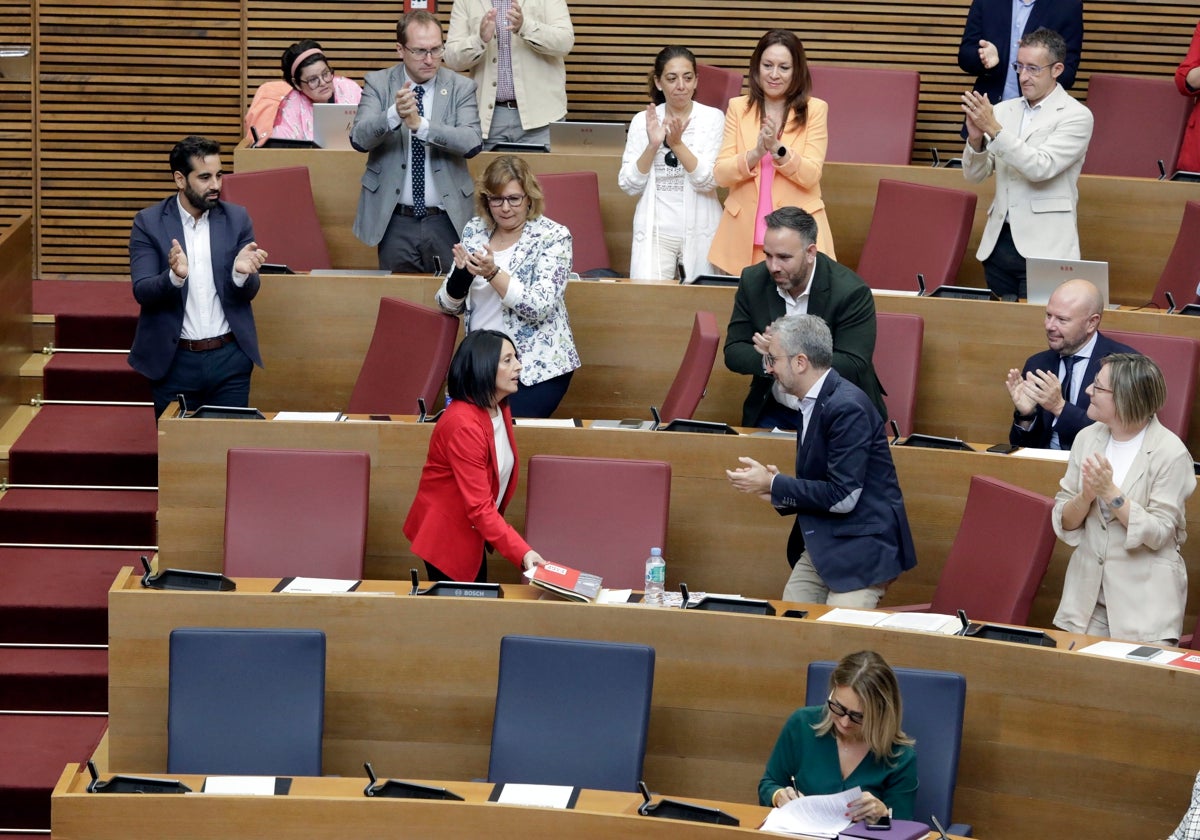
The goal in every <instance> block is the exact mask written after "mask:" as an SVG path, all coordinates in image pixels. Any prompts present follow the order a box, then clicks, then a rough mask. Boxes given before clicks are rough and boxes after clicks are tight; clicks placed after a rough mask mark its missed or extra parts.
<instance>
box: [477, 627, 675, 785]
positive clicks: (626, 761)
mask: <svg viewBox="0 0 1200 840" xmlns="http://www.w3.org/2000/svg"><path fill="white" fill-rule="evenodd" d="M653 689H654V648H652V647H648V646H646V645H627V644H617V643H614V642H595V641H588V640H585V639H549V638H541V637H537V636H505V637H504V638H503V639H501V640H500V676H499V680H498V684H497V687H496V716H495V720H494V721H493V723H492V751H491V758H490V760H489V762H488V781H489V782H504V783H509V782H516V783H527V784H553V785H576V786H579V787H587V788H598V789H601V790H622V791H636V790H637V783H638V781H639V780H640V779H641V778H642V759H643V758H644V756H645V754H646V730H647V728H648V727H649V723H650V697H651V694H652V692H653Z"/></svg>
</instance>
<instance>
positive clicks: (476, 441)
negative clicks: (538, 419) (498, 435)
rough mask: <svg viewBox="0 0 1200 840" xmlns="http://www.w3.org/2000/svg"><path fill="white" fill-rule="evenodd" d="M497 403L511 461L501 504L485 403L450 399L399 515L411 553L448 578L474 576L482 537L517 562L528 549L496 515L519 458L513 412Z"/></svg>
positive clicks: (509, 490)
mask: <svg viewBox="0 0 1200 840" xmlns="http://www.w3.org/2000/svg"><path fill="white" fill-rule="evenodd" d="M501 411H502V415H503V418H504V428H505V429H506V430H507V432H508V444H509V446H511V447H512V450H513V456H514V460H515V461H516V462H517V463H514V464H513V470H512V477H511V478H509V480H508V487H507V488H506V489H505V491H504V498H502V499H501V500H500V507H499V509H497V507H496V494H497V493H499V492H500V477H499V476H498V475H497V474H496V442H495V437H494V434H493V432H492V418H491V416H490V415H489V414H488V412H487V411H486V410H485V409H482V408H479V407H478V406H475V405H472V404H471V403H469V402H466V401H465V400H454V401H453V402H451V403H450V405H449V406H448V407H447V408H446V413H445V414H443V415H442V416H441V419H439V420H438V422H437V425H436V426H435V427H434V429H433V437H432V438H430V440H429V455H428V457H427V458H426V459H425V467H424V468H423V469H422V470H421V483H420V485H419V486H418V487H417V496H416V498H415V499H414V500H413V504H412V507H411V508H409V511H408V518H407V519H405V520H404V535H405V536H406V537H408V538H409V540H411V541H412V550H413V553H414V554H416V555H417V556H418V557H420V558H421V559H422V560H425V561H427V562H429V563H431V564H433V565H434V566H436V567H437V568H438V569H440V570H441V571H443V572H445V573H446V574H447V575H449V576H450V577H451V578H453V579H454V580H467V581H469V580H474V579H475V575H476V574H477V573H478V572H479V564H480V562H482V559H483V544H484V541H487V542H488V543H490V544H491V545H492V546H493V547H495V549H496V550H497V551H499V552H500V553H501V554H502V555H504V557H506V558H508V559H509V560H511V561H512V562H513V563H515V564H516V565H517V566H520V565H521V561H522V560H523V559H524V558H525V554H526V552H528V551H529V550H530V549H529V544H528V543H527V542H525V540H524V539H522V538H521V535H520V534H518V533H517V532H516V530H515V529H514V528H513V527H512V526H511V525H509V524H508V523H507V522H505V521H504V516H503V515H502V514H503V513H504V509H505V508H506V507H507V506H508V502H509V500H510V499H511V498H512V496H513V493H514V492H515V491H516V489H517V470H518V466H517V465H518V464H519V459H518V458H517V457H516V453H517V444H516V441H515V440H514V438H513V429H512V413H511V412H510V411H509V410H508V406H507V404H506V405H504V407H503V408H502V409H501Z"/></svg>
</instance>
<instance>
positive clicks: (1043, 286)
mask: <svg viewBox="0 0 1200 840" xmlns="http://www.w3.org/2000/svg"><path fill="white" fill-rule="evenodd" d="M1075 278H1079V279H1082V280H1090V281H1091V282H1092V283H1093V284H1095V286H1096V288H1097V289H1099V290H1100V296H1101V297H1102V298H1104V305H1105V306H1108V263H1106V262H1098V261H1094V260H1051V259H1045V258H1043V257H1027V258H1026V260H1025V284H1026V288H1027V290H1028V295H1029V297H1028V298H1027V300H1028V301H1029V302H1030V303H1041V304H1045V303H1049V302H1050V295H1051V294H1052V293H1053V292H1054V290H1055V289H1057V288H1058V287H1059V286H1060V285H1062V284H1063V283H1065V282H1066V281H1067V280H1074V279H1075Z"/></svg>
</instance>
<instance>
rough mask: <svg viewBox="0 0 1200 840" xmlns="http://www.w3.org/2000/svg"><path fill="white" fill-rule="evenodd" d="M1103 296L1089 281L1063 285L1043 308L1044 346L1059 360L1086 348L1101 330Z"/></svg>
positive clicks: (1075, 280) (1077, 281)
mask: <svg viewBox="0 0 1200 840" xmlns="http://www.w3.org/2000/svg"><path fill="white" fill-rule="evenodd" d="M1103 313H1104V296H1103V295H1101V294H1100V290H1099V289H1097V288H1096V286H1095V284H1093V283H1092V282H1091V281H1089V280H1083V279H1080V278H1075V279H1073V280H1068V281H1067V282H1065V283H1063V284H1062V285H1061V286H1059V287H1058V288H1057V289H1055V290H1054V293H1053V294H1051V295H1050V302H1049V303H1047V304H1046V343H1047V344H1048V345H1049V346H1050V349H1051V350H1055V351H1057V352H1058V354H1059V355H1060V356H1070V355H1071V354H1073V353H1074V352H1075V351H1076V350H1078V349H1079V348H1080V347H1082V346H1083V345H1085V344H1087V343H1088V341H1089V340H1090V339H1091V337H1092V335H1093V334H1094V333H1095V332H1096V330H1097V329H1099V327H1100V316H1101V315H1102V314H1103Z"/></svg>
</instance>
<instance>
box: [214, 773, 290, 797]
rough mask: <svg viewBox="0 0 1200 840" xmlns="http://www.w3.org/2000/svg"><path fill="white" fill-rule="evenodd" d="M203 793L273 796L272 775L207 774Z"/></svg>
mask: <svg viewBox="0 0 1200 840" xmlns="http://www.w3.org/2000/svg"><path fill="white" fill-rule="evenodd" d="M204 793H206V794H209V793H212V794H217V795H224V796H274V795H275V777H274V776H209V777H208V778H207V779H205V780H204Z"/></svg>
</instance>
